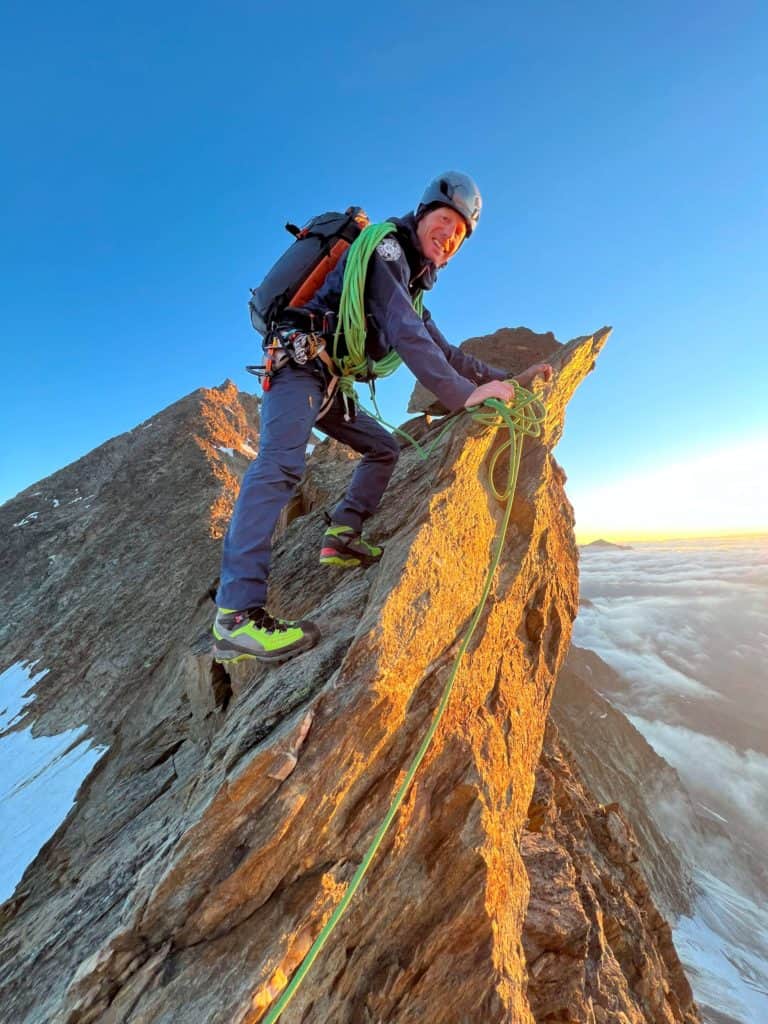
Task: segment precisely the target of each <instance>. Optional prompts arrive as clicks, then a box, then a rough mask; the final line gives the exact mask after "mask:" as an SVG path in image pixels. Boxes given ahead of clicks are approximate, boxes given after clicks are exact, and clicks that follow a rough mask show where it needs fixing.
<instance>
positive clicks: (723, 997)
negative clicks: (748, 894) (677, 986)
mask: <svg viewBox="0 0 768 1024" xmlns="http://www.w3.org/2000/svg"><path fill="white" fill-rule="evenodd" d="M696 882H697V883H698V885H699V886H700V895H699V898H698V900H697V903H696V908H695V913H694V916H693V917H681V918H680V920H679V921H678V923H677V926H676V927H675V928H674V939H675V947H676V948H677V952H678V954H679V956H680V959H681V960H682V962H683V964H684V965H685V968H686V970H687V972H688V973H689V976H690V979H691V986H692V988H693V993H694V996H695V998H696V1001H697V1002H698V1003H699V1005H700V1006H701V1007H702V1008H706V1007H711V1008H712V1009H714V1010H719V1011H720V1012H721V1013H724V1014H726V1015H727V1016H728V1017H729V1018H732V1019H734V1020H738V1021H739V1022H740V1024H757V1021H761V1020H765V1010H766V1006H768V1002H767V1001H766V1000H768V910H766V908H765V907H758V906H757V905H756V904H755V903H753V902H751V901H750V900H748V899H746V898H745V897H744V896H742V895H740V894H739V893H737V892H736V891H735V890H734V889H732V888H731V887H730V886H728V885H726V884H725V883H724V882H723V881H721V880H720V879H719V878H715V876H714V875H712V874H709V873H707V872H703V871H702V872H697V873H696ZM705 1019H706V1015H705Z"/></svg>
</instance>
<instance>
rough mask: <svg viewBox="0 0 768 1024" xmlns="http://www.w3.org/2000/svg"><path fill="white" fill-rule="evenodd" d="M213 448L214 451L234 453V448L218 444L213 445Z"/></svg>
mask: <svg viewBox="0 0 768 1024" xmlns="http://www.w3.org/2000/svg"><path fill="white" fill-rule="evenodd" d="M214 448H215V449H216V451H219V452H224V454H225V455H234V454H235V449H234V448H224V447H222V445H220V444H216V445H214Z"/></svg>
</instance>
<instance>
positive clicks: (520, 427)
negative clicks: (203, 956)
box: [263, 236, 545, 1024]
mask: <svg viewBox="0 0 768 1024" xmlns="http://www.w3.org/2000/svg"><path fill="white" fill-rule="evenodd" d="M361 237H362V236H361ZM377 412H378V409H377ZM467 415H468V416H469V417H470V418H471V419H472V420H473V421H474V422H475V423H479V424H481V425H482V426H483V427H485V428H486V430H491V429H497V428H500V427H505V428H506V430H507V435H508V436H507V438H506V440H505V441H504V442H503V443H502V444H501V445H500V446H499V447H498V448H497V449H496V451H495V452H494V454H493V457H492V458H491V460H490V463H489V465H488V478H489V481H490V484H491V489H492V491H493V494H494V496H495V497H496V498H497V499H498V500H499V501H502V502H504V504H505V507H504V514H503V516H502V522H501V527H500V529H499V533H498V539H497V541H496V546H495V548H494V550H493V554H492V556H491V564H490V567H489V569H488V574H487V576H486V580H485V584H484V586H483V590H482V593H481V595H480V602H479V604H478V606H477V608H476V609H475V612H474V615H473V616H472V620H471V622H470V624H469V627H468V629H467V632H466V634H465V636H464V639H463V640H462V642H461V646H460V648H459V652H458V654H457V656H456V660H455V661H454V663H453V668H452V669H451V673H450V675H449V677H448V680H447V682H446V684H445V686H444V687H443V692H442V695H441V697H440V702H439V704H438V706H437V709H436V710H435V713H434V715H433V717H432V721H431V723H430V726H429V729H428V730H427V733H426V735H425V736H424V739H423V740H422V741H421V745H420V746H419V749H418V750H417V752H416V754H415V755H414V758H413V760H412V761H411V764H410V766H409V768H408V771H407V772H406V774H405V778H404V779H403V781H402V782H401V784H400V786H399V787H398V789H397V792H396V793H395V795H394V797H393V798H392V802H391V804H390V807H389V810H388V811H387V813H386V815H385V817H384V819H383V821H382V822H381V825H379V828H378V829H377V831H376V834H375V835H374V837H373V839H372V840H371V843H370V845H369V846H368V849H367V850H366V852H365V854H364V856H363V859H362V860H361V862H360V864H359V866H358V868H357V870H356V871H355V873H354V875H353V876H352V878H351V880H350V882H349V884H348V885H347V888H346V891H345V892H344V895H343V896H342V898H341V900H340V901H339V903H338V904H337V906H336V907H335V909H334V911H333V913H332V914H331V916H330V917H329V919H328V921H327V922H326V923H325V925H324V926H323V928H322V930H321V931H320V934H319V935H318V936H317V938H316V939H315V941H314V943H313V944H312V946H311V948H310V949H309V951H308V952H307V954H306V956H305V957H304V959H303V960H302V962H301V963H300V964H299V966H298V968H297V970H296V973H295V974H294V975H293V977H292V978H291V980H290V982H289V983H288V985H287V987H286V988H285V989H284V991H283V992H282V994H281V996H280V998H279V999H278V1001H277V1002H276V1003H275V1005H274V1006H273V1007H272V1008H271V1009H270V1011H269V1013H268V1014H267V1015H266V1017H264V1020H263V1024H275V1022H276V1021H277V1020H278V1018H279V1017H280V1015H281V1014H282V1012H283V1010H284V1009H285V1008H286V1006H287V1005H288V1003H289V1002H290V1001H291V999H292V998H293V996H294V995H295V993H296V991H297V989H298V988H299V986H300V985H301V983H302V981H303V980H304V977H305V975H306V974H307V971H309V969H310V967H311V966H312V964H313V963H314V961H315V959H316V958H317V956H318V954H319V953H320V951H321V950H322V948H323V946H324V945H325V943H326V942H327V940H328V938H329V937H330V935H331V933H332V932H333V930H334V928H335V927H336V925H337V924H338V923H339V921H340V919H341V917H342V915H343V914H344V911H345V910H346V909H347V907H348V905H349V903H350V902H351V900H352V898H353V897H354V895H355V893H356V892H357V890H358V888H359V887H360V883H361V882H362V881H363V878H364V877H365V875H366V874H367V872H368V868H369V867H370V865H371V861H372V860H373V858H374V857H375V855H376V851H377V850H378V848H379V846H380V845H381V842H382V840H383V839H384V836H385V835H386V834H387V831H388V829H389V827H390V825H391V824H392V821H393V820H394V818H395V815H396V814H397V812H398V810H399V808H400V805H401V804H402V802H403V800H404V799H405V795H406V793H407V792H408V789H409V788H410V785H411V783H412V782H413V779H414V777H415V775H416V772H417V771H418V769H419V765H420V764H421V762H422V761H423V760H424V756H425V755H426V753H427V750H428V749H429V747H430V744H431V743H432V739H433V737H434V735H435V733H436V732H437V728H438V726H439V725H440V721H441V719H442V717H443V714H444V712H445V710H446V708H447V707H448V703H449V701H450V697H451V692H452V690H453V684H454V681H455V679H456V676H457V674H458V671H459V666H460V665H461V661H462V659H463V657H464V655H465V653H466V651H467V649H468V647H469V644H470V642H471V640H472V637H473V635H474V633H475V630H476V629H477V625H478V623H479V621H480V617H481V615H482V613H483V610H484V608H485V605H486V602H487V601H488V596H489V594H490V592H491V586H492V584H493V577H494V576H495V574H496V570H497V568H498V566H499V562H500V561H501V554H502V551H503V548H504V541H505V539H506V535H507V530H508V528H509V521H510V518H511V515H512V505H513V501H514V496H515V488H516V485H517V476H518V472H519V469H520V456H521V453H522V442H523V438H524V437H538V436H540V434H541V427H542V424H543V422H544V416H545V409H544V406H543V404H542V402H541V400H540V399H538V398H537V397H536V396H535V395H534V394H533V393H532V392H530V391H528V390H527V389H526V388H523V387H521V386H520V385H519V384H515V397H514V399H513V400H512V401H511V402H510V403H508V404H507V403H505V402H501V401H499V400H498V399H496V398H489V399H487V400H486V401H485V402H484V403H483V405H481V406H476V407H472V408H470V409H463V410H461V411H460V412H459V413H456V414H454V415H453V416H451V417H449V418H448V419H449V422H448V423H446V424H445V426H443V428H442V430H441V431H440V432H439V434H438V435H437V436H436V437H435V439H434V440H433V441H432V442H431V443H430V444H429V445H428V446H427V447H423V446H421V445H420V444H419V443H418V442H417V441H415V440H414V439H413V438H412V437H410V435H408V434H406V433H405V431H403V430H397V433H399V434H400V435H402V436H404V437H406V438H407V439H408V441H409V442H410V443H411V444H412V445H413V446H414V447H415V449H416V451H417V453H418V455H419V457H420V458H422V459H427V458H429V456H430V455H431V454H432V452H433V451H434V450H435V448H436V446H437V445H438V444H439V442H440V441H441V439H442V438H443V436H444V435H445V434H446V433H447V431H448V430H449V429H450V428H451V427H452V426H453V423H454V422H455V420H456V418H457V417H459V416H467ZM377 418H379V419H380V417H377ZM382 422H383V421H382ZM387 426H388V424H387ZM506 453H508V454H509V463H508V467H507V474H506V482H505V485H504V487H503V489H501V490H499V488H498V487H497V486H496V483H495V475H496V468H497V466H498V464H499V459H500V458H501V457H502V456H503V455H504V454H506Z"/></svg>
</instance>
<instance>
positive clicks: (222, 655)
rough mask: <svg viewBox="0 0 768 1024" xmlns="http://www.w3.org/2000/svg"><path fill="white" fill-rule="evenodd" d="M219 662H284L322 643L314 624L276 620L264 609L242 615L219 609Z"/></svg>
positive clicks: (215, 631)
mask: <svg viewBox="0 0 768 1024" xmlns="http://www.w3.org/2000/svg"><path fill="white" fill-rule="evenodd" d="M212 632H213V635H214V637H215V638H216V644H215V646H214V650H213V657H214V659H215V660H216V661H218V662H221V663H224V662H228V663H231V662H234V661H242V660H244V659H245V658H255V659H256V660H257V661H270V662H281V661H288V659H289V658H293V657H295V656H296V655H297V654H301V653H302V651H308V650H309V649H310V647H314V646H315V644H316V643H317V641H318V640H319V639H320V630H319V629H318V628H317V626H316V625H315V624H314V622H307V621H301V622H293V621H291V620H290V619H276V618H274V617H273V616H271V615H268V614H267V612H266V611H265V610H264V608H248V609H247V610H246V611H242V612H238V611H233V610H232V609H230V608H219V610H218V612H217V613H216V619H215V620H214V623H213V630H212Z"/></svg>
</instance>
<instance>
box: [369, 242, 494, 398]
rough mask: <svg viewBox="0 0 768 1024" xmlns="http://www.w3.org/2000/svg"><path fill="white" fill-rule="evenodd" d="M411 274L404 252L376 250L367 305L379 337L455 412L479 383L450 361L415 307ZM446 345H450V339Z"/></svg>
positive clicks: (417, 377)
mask: <svg viewBox="0 0 768 1024" xmlns="http://www.w3.org/2000/svg"><path fill="white" fill-rule="evenodd" d="M408 278H409V268H408V263H407V261H406V258H405V255H404V254H402V253H401V255H400V257H399V258H398V259H394V260H389V259H384V258H383V257H382V256H381V255H379V253H378V252H376V253H374V254H373V256H372V257H371V262H370V264H369V269H368V276H367V279H366V284H365V308H366V310H367V311H368V312H369V313H370V314H372V316H373V317H374V319H375V321H376V326H377V329H378V333H379V336H380V338H381V339H382V340H383V341H384V342H385V343H386V344H387V345H388V346H389V347H390V348H393V349H394V350H395V351H396V352H397V354H398V355H399V356H400V358H401V359H402V360H403V362H404V363H405V365H406V366H407V367H408V369H409V370H410V371H411V373H413V375H414V376H415V377H416V379H417V380H419V381H420V382H421V383H422V384H423V385H424V386H425V387H427V388H429V390H430V391H431V392H432V393H433V394H435V395H437V397H438V398H439V399H440V401H441V402H442V403H443V405H444V406H445V407H446V408H447V409H449V410H450V411H451V412H455V411H456V410H457V409H461V408H462V407H463V405H464V403H465V402H466V400H467V399H468V398H469V396H470V395H471V394H472V392H473V391H474V390H475V387H476V385H475V384H474V383H473V382H472V381H471V380H468V379H467V378H466V377H464V375H463V374H462V373H461V372H460V371H459V370H458V369H456V368H454V366H453V365H451V362H450V361H449V359H448V356H447V354H446V351H445V350H444V349H443V346H442V345H441V344H439V343H438V342H437V341H436V340H435V339H434V337H433V336H432V334H431V333H430V331H429V330H428V329H427V326H426V324H425V322H424V321H423V320H422V318H421V317H420V316H419V314H418V313H417V312H416V310H415V309H414V308H413V305H412V303H411V297H410V295H409V293H408ZM441 337H442V335H441ZM443 340H444V339H443ZM445 345H446V346H448V348H449V349H450V346H449V345H448V343H447V342H445Z"/></svg>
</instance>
